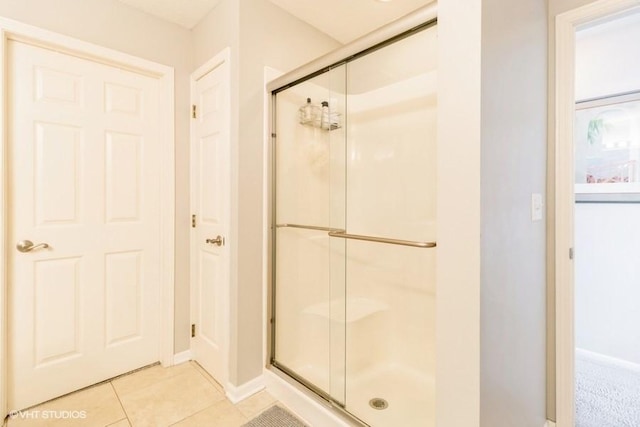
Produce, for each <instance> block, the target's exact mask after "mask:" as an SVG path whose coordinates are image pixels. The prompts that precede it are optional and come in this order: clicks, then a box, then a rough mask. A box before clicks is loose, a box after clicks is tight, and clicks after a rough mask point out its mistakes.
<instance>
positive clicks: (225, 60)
mask: <svg viewBox="0 0 640 427" xmlns="http://www.w3.org/2000/svg"><path fill="white" fill-rule="evenodd" d="M221 65H226V66H227V69H226V73H225V79H226V81H227V84H228V85H229V86H228V88H227V89H228V91H227V99H226V102H225V104H226V105H225V108H227V123H226V126H227V135H228V141H227V143H228V144H227V147H225V150H224V156H225V157H226V159H225V160H226V161H227V163H228V164H229V173H228V176H227V179H226V182H225V183H224V185H226V186H227V191H228V193H227V194H228V202H229V204H228V205H227V207H226V209H225V212H224V214H223V215H224V217H225V218H226V221H227V224H226V227H227V228H228V235H227V236H226V243H225V245H226V246H228V248H227V251H228V252H227V253H228V259H227V262H226V264H227V265H226V266H225V268H226V270H227V271H226V274H225V275H224V276H225V277H224V280H225V289H224V292H222V299H223V301H222V305H223V306H224V307H226V311H225V312H224V313H223V314H222V317H223V323H224V328H223V339H222V342H223V346H224V348H226V351H225V352H224V362H223V364H224V368H225V372H223V373H222V377H221V378H216V380H218V381H219V382H220V383H221V384H222V385H223V386H224V387H225V389H226V390H228V389H229V385H228V384H229V378H230V372H231V368H230V360H231V334H230V331H231V329H232V328H231V266H232V265H233V264H234V262H232V258H234V254H235V251H236V249H235V245H234V242H233V239H230V238H229V237H231V234H232V233H231V198H232V197H233V196H232V191H231V190H232V188H231V187H232V183H231V174H232V172H233V169H232V168H233V164H232V162H231V122H232V117H231V116H232V114H231V96H232V91H231V48H230V47H226V48H224V49H222V50H221V51H220V52H218V53H217V54H215V55H214V56H213V57H212V58H211V59H209V60H208V61H207V62H205V63H204V64H202V65H201V66H200V67H198V68H197V69H196V70H195V71H194V72H193V73H191V76H190V77H189V85H190V89H189V90H190V92H189V100H190V102H191V105H196V102H195V97H196V83H197V81H198V80H200V79H201V78H202V77H204V76H205V75H206V74H208V73H210V72H211V71H213V70H214V69H216V68H218V67H219V66H221ZM193 127H194V122H193V119H192V120H191V121H190V125H189V130H190V136H189V156H190V157H189V158H190V162H191V165H194V164H195V163H194V162H195V161H196V160H197V153H196V150H195V143H196V141H195V133H194V131H193ZM195 179H196V176H195V169H194V168H193V167H192V168H191V170H190V175H189V181H190V184H189V187H190V190H189V198H190V209H191V212H192V213H193V212H195V205H194V199H195V197H196V195H195V194H194V193H193V183H194V182H195ZM193 230H194V229H193V228H191V233H190V235H189V248H190V249H189V251H190V253H191V256H190V270H189V271H190V272H191V280H190V283H189V301H191V300H192V298H193V297H192V293H193V290H194V286H193V283H194V279H195V278H196V277H197V275H196V274H195V268H196V266H197V264H196V259H197V258H196V257H195V256H193V255H194V254H195V253H196V247H197V246H196V245H197V242H196V240H195V239H196V233H194V232H193ZM193 310H194V306H193V304H192V305H191V307H190V309H189V318H190V322H189V323H191V324H192V323H193V321H194V318H193ZM189 339H190V340H191V338H189ZM193 356H195V355H193V354H192V357H193Z"/></svg>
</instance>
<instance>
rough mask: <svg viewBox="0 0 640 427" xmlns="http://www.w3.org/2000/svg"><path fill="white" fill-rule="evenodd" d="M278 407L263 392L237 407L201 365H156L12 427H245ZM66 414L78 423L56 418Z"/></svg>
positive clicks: (44, 408) (42, 409)
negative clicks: (263, 413)
mask: <svg viewBox="0 0 640 427" xmlns="http://www.w3.org/2000/svg"><path fill="white" fill-rule="evenodd" d="M276 403H277V402H276V400H275V399H274V398H273V397H272V396H271V395H269V394H268V393H267V392H266V391H261V392H260V393H257V394H255V395H253V396H251V397H249V398H248V399H245V400H244V401H242V402H240V403H238V404H236V405H234V404H232V403H231V402H230V401H229V400H228V399H226V398H225V395H224V392H223V390H222V387H221V386H220V385H219V384H218V383H217V382H216V381H215V380H214V379H213V378H211V377H210V376H209V375H208V374H207V373H206V372H205V371H204V370H203V369H202V368H201V367H200V366H199V365H198V364H197V363H194V362H188V363H183V364H181V365H177V366H173V367H171V368H163V367H161V366H159V365H157V366H152V367H150V368H146V369H143V370H140V371H138V372H135V373H132V374H130V375H125V376H123V377H120V378H116V379H114V380H112V381H109V382H106V383H103V384H100V385H96V386H93V387H90V388H88V389H85V390H81V391H78V392H76V393H72V394H70V395H67V396H63V397H61V398H59V399H56V400H52V401H50V402H47V403H44V404H42V405H40V406H37V407H34V408H31V409H30V410H29V412H28V413H25V412H26V411H25V412H23V413H22V414H18V415H17V416H14V417H13V418H9V420H8V423H7V426H8V427H41V426H46V427H59V426H64V427H67V426H69V427H76V426H87V427H106V426H109V427H146V426H149V427H164V426H167V427H168V426H179V427H201V426H215V427H239V426H241V425H243V424H244V423H246V422H247V421H249V420H250V419H252V418H254V417H255V416H257V415H259V414H260V413H261V412H262V411H264V410H266V409H268V408H270V407H271V406H273V405H275V404H276ZM35 411H38V412H35ZM64 411H67V412H66V414H72V415H74V416H75V418H74V419H69V418H67V419H55V417H56V416H57V417H60V416H61V414H65V412H64ZM73 411H76V412H75V413H74V412H73ZM81 411H85V412H84V415H85V416H84V417H82V415H83V413H82V412H81ZM27 415H28V416H29V417H28V418H27Z"/></svg>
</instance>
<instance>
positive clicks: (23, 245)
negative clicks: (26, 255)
mask: <svg viewBox="0 0 640 427" xmlns="http://www.w3.org/2000/svg"><path fill="white" fill-rule="evenodd" d="M48 247H49V244H48V243H38V244H37V245H34V244H33V242H32V241H31V240H20V241H19V242H18V244H17V245H16V249H18V251H19V252H31V251H33V250H36V249H39V248H45V249H46V248H48Z"/></svg>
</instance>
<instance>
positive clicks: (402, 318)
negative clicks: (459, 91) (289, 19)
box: [270, 21, 437, 427]
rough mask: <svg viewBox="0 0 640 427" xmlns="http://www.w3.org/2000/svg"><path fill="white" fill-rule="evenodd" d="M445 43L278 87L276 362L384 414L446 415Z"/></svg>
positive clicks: (390, 46) (396, 48) (383, 419)
mask: <svg viewBox="0 0 640 427" xmlns="http://www.w3.org/2000/svg"><path fill="white" fill-rule="evenodd" d="M436 43H437V26H436V24H435V21H432V22H427V23H424V24H422V25H419V26H418V27H415V28H412V29H411V30H410V31H407V32H404V33H402V34H399V35H396V36H395V37H393V38H392V39H390V40H388V41H386V42H384V43H380V44H377V45H375V46H372V47H369V48H367V49H365V50H363V51H361V52H359V53H358V54H355V55H351V56H350V57H348V58H346V59H344V60H341V61H338V62H336V63H334V64H333V65H331V66H329V67H326V68H324V69H321V70H318V71H317V72H314V73H311V74H309V75H307V76H305V77H303V78H299V79H297V80H296V81H294V82H292V83H289V84H287V85H286V86H283V87H279V88H277V89H275V90H273V91H272V132H273V134H272V141H273V145H272V159H273V165H272V185H271V186H272V197H273V198H272V214H271V216H272V218H271V220H272V224H271V229H272V235H271V260H272V282H271V288H270V293H271V309H270V313H271V335H270V339H271V345H270V351H271V364H272V365H273V366H274V367H275V368H277V369H279V370H280V371H282V372H284V373H285V374H286V375H288V376H290V377H291V378H293V379H295V380H296V381H298V382H299V383H301V384H303V385H304V386H305V387H306V388H307V389H309V390H310V391H312V392H313V393H315V394H317V395H318V396H320V397H322V398H324V399H326V400H327V401H329V402H331V403H332V404H333V406H334V407H336V408H338V409H339V410H340V411H343V412H345V413H346V414H348V415H349V416H351V417H353V419H354V420H357V421H359V422H360V423H362V424H364V425H369V426H373V427H386V426H388V427H395V426H405V427H406V426H420V427H427V426H434V425H435V417H434V400H435V398H434V395H435V383H434V373H435V304H436V293H435V290H436V286H435V260H436V258H435V257H436V243H435V242H436V189H437V186H436V154H437V153H436V120H437V96H436V95H437V64H436V56H437V55H436Z"/></svg>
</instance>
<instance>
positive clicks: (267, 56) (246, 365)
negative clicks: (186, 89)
mask: <svg viewBox="0 0 640 427" xmlns="http://www.w3.org/2000/svg"><path fill="white" fill-rule="evenodd" d="M235 22H238V24H237V25H234V23H235ZM193 34H194V52H195V63H196V65H199V64H202V63H204V62H205V61H206V60H208V59H209V58H210V57H212V56H213V55H214V54H215V53H217V52H219V51H220V50H221V49H223V48H224V47H226V46H231V48H232V58H231V61H232V63H231V69H232V133H231V134H232V153H231V156H232V160H231V163H232V185H231V187H232V188H231V190H232V201H231V203H232V208H231V218H232V219H233V222H234V223H233V224H232V230H231V233H230V239H229V241H230V245H233V246H231V247H232V261H231V262H232V265H231V349H230V351H231V354H230V360H231V368H230V375H229V378H230V381H231V383H232V384H235V385H241V384H243V383H246V382H247V381H249V380H251V379H253V378H255V377H257V376H258V375H260V374H261V373H262V369H263V366H264V361H263V360H262V331H263V317H262V304H263V301H262V286H263V280H262V262H263V255H264V254H263V251H262V248H263V239H262V236H263V230H264V227H265V226H266V225H265V224H263V218H262V210H263V208H262V207H263V162H264V158H263V144H264V132H265V130H264V129H263V118H264V111H263V110H264V106H263V99H264V67H265V66H269V67H272V68H275V69H278V70H281V71H283V72H286V71H289V70H290V69H292V68H295V67H296V66H299V65H302V64H303V63H305V62H308V61H311V60H312V59H314V58H316V57H318V56H320V55H322V54H324V53H327V52H329V51H331V50H333V49H335V48H337V47H339V46H340V44H339V43H338V42H336V41H335V40H333V39H331V38H330V37H329V36H327V35H326V34H323V33H321V32H319V31H318V30H316V29H314V28H312V27H310V26H309V25H307V24H305V23H304V22H302V21H300V20H299V19H297V18H295V17H293V16H292V15H290V14H288V13H287V12H285V11H284V10H282V9H280V8H278V7H276V6H274V5H273V4H272V3H270V2H268V1H266V0H243V1H241V2H238V1H236V0H223V1H222V2H221V3H220V4H219V5H218V6H217V7H216V8H215V9H214V10H213V11H212V12H211V13H210V14H209V15H208V16H207V17H206V18H205V19H204V20H203V21H202V22H201V23H200V24H198V26H196V28H195V29H194V31H193ZM234 51H235V52H234Z"/></svg>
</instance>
